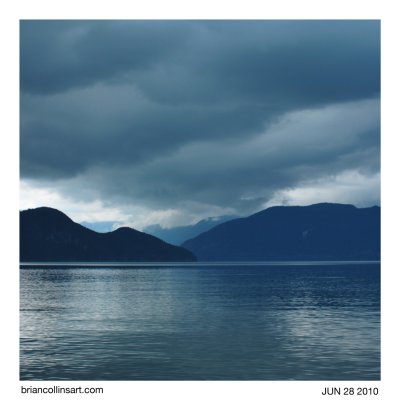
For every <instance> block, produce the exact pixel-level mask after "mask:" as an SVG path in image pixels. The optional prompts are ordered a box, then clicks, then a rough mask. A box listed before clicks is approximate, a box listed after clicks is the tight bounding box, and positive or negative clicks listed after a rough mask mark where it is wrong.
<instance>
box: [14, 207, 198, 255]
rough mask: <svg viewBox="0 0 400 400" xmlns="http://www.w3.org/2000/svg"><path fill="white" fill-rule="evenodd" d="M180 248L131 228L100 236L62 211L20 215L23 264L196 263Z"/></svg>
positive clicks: (35, 211)
mask: <svg viewBox="0 0 400 400" xmlns="http://www.w3.org/2000/svg"><path fill="white" fill-rule="evenodd" d="M195 260H196V258H195V256H194V255H193V254H192V253H191V252H190V251H189V250H186V249H184V248H181V247H177V246H173V245H170V244H168V243H165V242H163V241H162V240H160V239H158V238H156V237H154V236H151V235H148V234H146V233H142V232H139V231H137V230H135V229H131V228H119V229H117V230H115V231H113V232H108V233H98V232H94V231H92V230H90V229H88V228H85V227H83V226H82V225H79V224H77V223H75V222H73V221H72V220H71V219H70V218H69V217H67V216H66V215H65V214H63V213H62V212H61V211H58V210H55V209H53V208H48V207H41V208H36V209H31V210H25V211H21V212H20V261H21V262H23V261H195Z"/></svg>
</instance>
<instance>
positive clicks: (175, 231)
mask: <svg viewBox="0 0 400 400" xmlns="http://www.w3.org/2000/svg"><path fill="white" fill-rule="evenodd" d="M234 218H237V216H233V215H226V216H221V217H211V218H206V219H202V220H201V221H199V222H197V224H194V225H182V226H175V227H173V228H162V227H161V226H160V225H150V226H148V227H146V228H145V229H144V232H146V233H149V234H150V235H154V236H157V237H158V238H160V239H162V240H164V241H165V242H167V243H171V244H175V245H181V243H183V242H185V241H186V240H189V239H192V238H194V237H196V236H198V235H200V233H203V232H205V231H208V230H210V229H211V228H213V227H214V226H216V225H219V224H221V223H222V222H225V221H229V220H231V219H234Z"/></svg>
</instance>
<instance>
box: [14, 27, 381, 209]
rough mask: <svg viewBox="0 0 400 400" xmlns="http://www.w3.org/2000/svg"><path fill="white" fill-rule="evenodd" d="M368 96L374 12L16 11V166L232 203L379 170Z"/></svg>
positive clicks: (79, 189) (100, 188) (373, 109)
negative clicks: (224, 17)
mask: <svg viewBox="0 0 400 400" xmlns="http://www.w3.org/2000/svg"><path fill="white" fill-rule="evenodd" d="M379 96H380V24H379V21H21V141H20V143H21V177H22V178H23V179H26V178H29V179H31V180H33V181H35V180H36V181H42V182H43V181H46V182H48V185H55V187H56V186H57V188H58V190H60V191H61V190H62V187H64V188H67V187H68V189H66V191H67V192H68V193H69V195H72V196H75V198H76V199H79V198H80V196H83V192H85V189H87V190H89V188H90V193H92V195H93V193H95V194H96V195H95V196H97V198H100V199H102V201H104V202H106V201H108V202H110V204H111V203H113V204H114V205H115V204H123V203H129V202H138V204H146V206H147V207H153V208H157V209H163V208H165V207H169V208H174V207H175V208H177V207H181V208H184V207H187V208H190V207H194V204H197V206H199V204H203V205H204V207H207V206H209V207H219V208H221V209H228V208H230V209H234V210H235V211H238V212H240V211H242V212H244V210H252V209H257V208H259V207H261V205H262V204H264V203H265V202H266V201H268V199H269V198H271V197H272V196H273V195H274V193H276V192H277V191H279V190H282V189H284V188H288V187H292V188H293V187H296V185H299V184H300V183H301V184H304V182H306V181H307V180H312V179H314V180H315V179H319V178H321V177H322V176H334V175H335V174H336V175H337V174H341V173H342V172H343V171H347V170H357V171H361V172H362V173H363V174H365V175H366V176H369V175H370V176H373V175H374V174H376V173H379V165H380V159H379V146H380V129H379ZM67 180H69V181H68V182H67ZM33 181H32V182H33ZM74 188H75V189H74ZM104 199H108V200H104ZM111 199H113V200H111Z"/></svg>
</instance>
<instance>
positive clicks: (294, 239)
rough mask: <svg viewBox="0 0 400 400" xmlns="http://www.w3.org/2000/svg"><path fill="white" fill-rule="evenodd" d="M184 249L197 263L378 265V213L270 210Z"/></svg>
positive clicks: (334, 208)
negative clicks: (342, 262) (359, 262)
mask: <svg viewBox="0 0 400 400" xmlns="http://www.w3.org/2000/svg"><path fill="white" fill-rule="evenodd" d="M182 246H183V247H185V248H186V249H188V250H190V251H192V252H193V253H194V254H195V255H196V257H197V258H198V260H200V261H268V260H271V261H279V260H281V261H290V260H293V261H294V260H307V261H309V260H379V259H380V207H377V206H374V207H369V208H356V207H355V206H353V205H345V204H330V203H322V204H314V205H311V206H304V207H301V206H291V207H283V206H282V207H281V206H280V207H271V208H268V209H266V210H263V211H260V212H258V213H256V214H253V215H251V216H249V217H247V218H238V219H234V220H232V221H228V222H225V223H222V224H220V225H217V226H216V227H214V228H212V229H211V230H209V231H207V232H204V233H202V234H200V235H199V236H197V237H195V238H193V239H191V240H188V241H186V242H185V243H183V245H182Z"/></svg>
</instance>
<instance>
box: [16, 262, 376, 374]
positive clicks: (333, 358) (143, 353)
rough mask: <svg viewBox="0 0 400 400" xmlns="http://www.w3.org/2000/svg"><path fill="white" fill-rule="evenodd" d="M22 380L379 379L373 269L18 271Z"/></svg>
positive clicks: (200, 267)
mask: <svg viewBox="0 0 400 400" xmlns="http://www.w3.org/2000/svg"><path fill="white" fill-rule="evenodd" d="M20 273H21V280H20V306H21V311H20V329H21V332H20V377H21V379H22V380H379V379H380V265H379V264H373V263H372V264H364V263H355V264H345V263H333V264H330V263H325V264H324V265H319V264H318V263H309V264H308V263H297V264H280V265H277V264H265V265H264V264H248V265H243V264H233V265H230V264H225V263H220V264H200V263H198V264H195V265H190V264H185V265H182V266H177V265H175V266H174V265H173V264H165V265H161V264H151V265H142V266H141V265H134V266H127V265H124V266H120V265H118V266H115V265H114V266H113V267H110V266H108V267H106V266H105V265H103V266H101V267H93V266H91V267H90V268H87V267H86V268H82V267H80V268H77V267H76V266H71V265H70V266H60V265H58V266H53V267H50V266H49V265H47V266H46V267H45V268H44V267H40V266H30V267H26V266H25V267H23V268H21V270H20Z"/></svg>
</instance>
